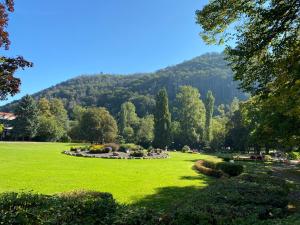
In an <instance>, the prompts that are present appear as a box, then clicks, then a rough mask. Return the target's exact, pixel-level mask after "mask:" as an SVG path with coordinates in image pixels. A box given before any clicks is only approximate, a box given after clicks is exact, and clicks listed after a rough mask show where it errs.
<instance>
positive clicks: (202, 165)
mask: <svg viewBox="0 0 300 225" xmlns="http://www.w3.org/2000/svg"><path fill="white" fill-rule="evenodd" d="M195 168H196V169H197V170H198V171H199V172H200V173H202V174H205V175H207V176H212V177H216V178H220V177H222V176H223V173H222V172H221V171H220V170H216V169H213V168H210V167H207V161H203V160H200V161H197V162H196V163H195Z"/></svg>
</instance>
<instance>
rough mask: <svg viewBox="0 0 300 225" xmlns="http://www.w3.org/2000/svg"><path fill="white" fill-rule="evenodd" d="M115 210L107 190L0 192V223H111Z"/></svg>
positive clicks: (96, 224) (74, 224)
mask: <svg viewBox="0 0 300 225" xmlns="http://www.w3.org/2000/svg"><path fill="white" fill-rule="evenodd" d="M116 210H117V204H116V202H115V200H114V199H113V198H112V195H111V194H109V193H98V192H82V191H80V192H71V193H66V194H64V195H53V196H48V195H38V194H31V193H20V194H17V193H6V194H2V195H0V224H7V225H8V224H9V225H52V224H53V225H54V224H72V225H100V224H101V225H105V224H112V222H113V219H112V217H113V215H114V214H115V213H116Z"/></svg>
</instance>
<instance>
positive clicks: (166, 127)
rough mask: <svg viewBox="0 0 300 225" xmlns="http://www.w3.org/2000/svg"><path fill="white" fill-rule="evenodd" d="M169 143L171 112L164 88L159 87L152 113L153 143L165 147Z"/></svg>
mask: <svg viewBox="0 0 300 225" xmlns="http://www.w3.org/2000/svg"><path fill="white" fill-rule="evenodd" d="M170 144H171V114H170V111H169V100H168V94H167V91H166V89H161V90H160V91H159V92H158V94H157V95H156V106H155V113H154V141H153V145H154V146H155V147H158V148H165V147H166V146H169V145H170Z"/></svg>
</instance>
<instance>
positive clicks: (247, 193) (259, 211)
mask: <svg viewBox="0 0 300 225" xmlns="http://www.w3.org/2000/svg"><path fill="white" fill-rule="evenodd" d="M287 194H288V191H287V186H286V184H285V182H284V181H282V180H278V179H275V178H270V177H268V176H263V177H257V176H251V175H247V176H242V177H238V178H232V179H228V180H224V181H220V182H218V183H216V184H214V185H212V186H210V187H208V188H206V189H205V190H204V191H202V192H201V191H199V193H198V194H195V195H194V196H193V197H192V198H191V199H186V200H185V201H184V202H180V203H178V207H176V208H174V209H173V210H170V211H171V213H170V215H169V216H168V217H169V222H168V223H167V224H172V225H198V224H201V225H202V224H203V225H211V224H214V225H227V224H239V223H236V221H242V220H245V219H247V218H248V219H249V218H252V219H253V218H255V219H254V220H252V223H249V225H250V224H251V225H252V224H256V223H253V221H256V222H258V221H260V220H264V219H268V218H280V217H281V216H283V215H284V214H285V212H286V207H287V204H288V199H287ZM246 224H247V223H246ZM270 224H272V223H270Z"/></svg>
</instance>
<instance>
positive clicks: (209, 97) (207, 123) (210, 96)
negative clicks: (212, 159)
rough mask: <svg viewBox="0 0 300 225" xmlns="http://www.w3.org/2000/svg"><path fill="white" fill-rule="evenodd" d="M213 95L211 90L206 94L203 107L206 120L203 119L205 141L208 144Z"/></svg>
mask: <svg viewBox="0 0 300 225" xmlns="http://www.w3.org/2000/svg"><path fill="white" fill-rule="evenodd" d="M214 104H215V97H214V96H213V93H212V92H211V91H208V92H207V94H206V100H205V108H206V121H205V137H204V138H205V142H206V143H207V144H208V143H209V142H210V141H211V138H212V137H211V122H212V116H213V114H214Z"/></svg>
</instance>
